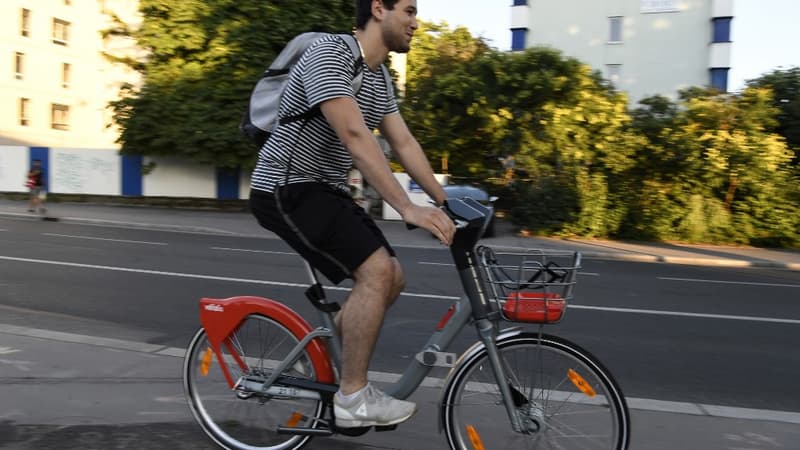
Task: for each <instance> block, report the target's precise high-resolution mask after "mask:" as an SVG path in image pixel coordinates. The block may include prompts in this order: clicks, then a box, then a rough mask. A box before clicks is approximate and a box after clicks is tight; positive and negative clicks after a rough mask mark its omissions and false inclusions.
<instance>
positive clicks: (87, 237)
mask: <svg viewBox="0 0 800 450" xmlns="http://www.w3.org/2000/svg"><path fill="white" fill-rule="evenodd" d="M42 234H43V235H44V236H54V237H65V238H72V239H88V240H92V241H110V242H122V243H126V244H146V245H169V244H167V243H165V242H148V241H129V240H127V239H109V238H99V237H93V236H74V235H71V234H56V233H42Z"/></svg>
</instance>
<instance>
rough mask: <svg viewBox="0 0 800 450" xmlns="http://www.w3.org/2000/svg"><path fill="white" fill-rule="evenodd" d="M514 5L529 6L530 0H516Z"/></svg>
mask: <svg viewBox="0 0 800 450" xmlns="http://www.w3.org/2000/svg"><path fill="white" fill-rule="evenodd" d="M514 6H528V0H514Z"/></svg>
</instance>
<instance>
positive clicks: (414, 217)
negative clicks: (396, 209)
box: [403, 205, 456, 245]
mask: <svg viewBox="0 0 800 450" xmlns="http://www.w3.org/2000/svg"><path fill="white" fill-rule="evenodd" d="M403 221H405V222H406V223H407V224H409V225H414V226H418V227H420V228H424V229H426V230H428V231H430V232H431V234H433V235H434V236H436V238H437V239H439V241H440V242H441V243H442V244H444V245H450V244H452V243H453V236H454V235H455V232H456V227H455V224H454V223H453V219H451V218H450V217H448V216H447V214H445V212H444V211H442V210H441V209H439V208H434V207H430V206H420V205H411V206H409V207H408V209H406V210H405V211H404V213H403Z"/></svg>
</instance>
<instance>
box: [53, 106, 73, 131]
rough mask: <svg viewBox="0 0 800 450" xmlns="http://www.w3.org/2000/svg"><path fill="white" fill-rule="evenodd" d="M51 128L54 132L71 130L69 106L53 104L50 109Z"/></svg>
mask: <svg viewBox="0 0 800 450" xmlns="http://www.w3.org/2000/svg"><path fill="white" fill-rule="evenodd" d="M50 127H51V128H53V129H54V130H69V106H67V105H59V104H58V103H53V104H52V106H51V109H50Z"/></svg>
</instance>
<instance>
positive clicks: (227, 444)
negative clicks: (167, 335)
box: [183, 314, 326, 450]
mask: <svg viewBox="0 0 800 450" xmlns="http://www.w3.org/2000/svg"><path fill="white" fill-rule="evenodd" d="M298 341H299V339H298V338H297V337H296V336H294V334H292V333H291V332H290V331H289V329H288V328H286V327H285V326H283V325H282V324H281V323H280V322H278V321H276V320H275V319H272V318H269V317H266V316H262V315H258V314H251V315H248V316H247V317H245V318H244V320H242V323H241V324H240V325H239V326H238V327H237V328H236V329H235V331H233V332H232V333H231V335H229V336H228V338H226V340H225V343H230V344H231V345H230V346H228V345H225V343H223V345H221V349H220V351H221V353H222V354H223V359H224V360H225V361H226V365H227V367H228V369H229V370H230V372H231V375H232V376H233V379H234V380H238V379H239V377H240V376H242V375H245V374H247V375H249V376H256V377H261V378H264V377H266V376H269V373H271V370H270V369H271V368H274V367H275V365H276V363H277V362H278V361H282V360H283V359H284V358H285V357H286V356H287V355H288V353H289V351H291V349H292V348H294V346H295V345H296V344H297V343H298ZM231 349H233V351H235V352H236V353H238V356H239V357H240V359H239V361H241V362H242V364H244V365H246V367H241V366H240V364H239V363H237V360H236V358H235V357H234V356H233V354H232V352H231ZM284 375H290V376H293V377H296V378H305V379H308V380H311V381H316V380H317V377H316V371H315V370H314V365H313V363H312V361H311V359H310V357H309V355H308V353H307V352H303V353H302V354H301V356H300V358H299V359H298V361H297V362H296V363H295V364H294V365H293V366H292V367H291V368H290V369H289V371H287V373H284ZM183 380H184V389H185V391H186V396H187V398H188V400H189V406H190V409H191V411H192V414H193V415H194V417H195V419H196V420H197V422H198V423H199V424H200V426H201V428H202V429H203V431H204V432H205V434H206V435H207V436H208V437H209V438H211V439H212V440H213V441H214V442H216V443H217V444H218V445H220V446H221V447H223V448H226V449H229V450H245V449H246V450H255V449H259V450H268V449H269V450H297V449H300V448H301V447H303V446H304V445H305V444H306V443H308V441H309V440H310V439H311V436H292V435H285V434H278V433H277V428H278V427H279V426H281V425H287V422H288V421H290V420H291V419H292V417H293V415H294V414H295V413H299V414H300V416H301V417H302V419H300V421H301V422H302V423H299V424H295V425H292V426H300V427H303V426H305V427H312V428H316V427H318V426H319V425H320V422H319V421H318V419H319V418H321V417H322V415H323V412H324V410H325V406H326V405H325V404H324V403H323V402H322V401H321V400H301V399H289V398H283V399H281V398H268V397H267V396H264V395H260V394H258V393H254V394H242V393H241V392H237V391H234V390H232V389H231V387H230V385H229V384H228V382H227V380H226V378H225V377H224V375H223V371H222V369H221V368H220V365H219V361H218V360H217V358H216V356H215V355H213V352H212V350H211V346H210V345H209V343H208V338H207V335H206V331H205V329H203V328H200V329H199V330H198V331H197V333H196V334H195V336H194V338H193V339H192V341H191V344H190V345H189V348H188V349H187V351H186V357H185V360H184V372H183ZM294 420H295V421H297V416H295V418H294Z"/></svg>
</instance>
